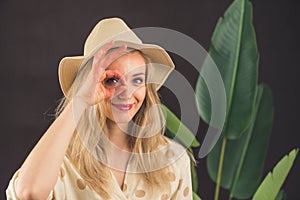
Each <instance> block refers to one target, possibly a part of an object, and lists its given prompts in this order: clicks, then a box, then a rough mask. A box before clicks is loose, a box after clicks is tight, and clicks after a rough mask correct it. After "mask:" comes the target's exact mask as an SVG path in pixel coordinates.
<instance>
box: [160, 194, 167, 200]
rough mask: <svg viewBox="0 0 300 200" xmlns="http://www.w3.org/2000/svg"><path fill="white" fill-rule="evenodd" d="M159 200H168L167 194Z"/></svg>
mask: <svg viewBox="0 0 300 200" xmlns="http://www.w3.org/2000/svg"><path fill="white" fill-rule="evenodd" d="M160 199H161V200H168V199H169V195H168V194H163V195H161V198H160Z"/></svg>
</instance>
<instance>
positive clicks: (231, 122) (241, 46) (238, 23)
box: [196, 0, 258, 139]
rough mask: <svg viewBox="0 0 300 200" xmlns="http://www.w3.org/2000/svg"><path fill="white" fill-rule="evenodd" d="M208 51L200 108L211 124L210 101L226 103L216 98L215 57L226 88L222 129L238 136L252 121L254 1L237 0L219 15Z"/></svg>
mask: <svg viewBox="0 0 300 200" xmlns="http://www.w3.org/2000/svg"><path fill="white" fill-rule="evenodd" d="M209 55H210V57H207V58H206V59H205V61H204V63H203V66H202V69H201V72H200V76H199V78H198V81H197V85H196V98H197V106H198V111H199V114H200V116H201V118H202V119H203V120H204V121H205V122H206V123H207V124H211V123H210V120H211V116H212V113H211V112H212V108H211V103H212V102H214V101H215V102H217V103H224V102H218V100H216V99H215V98H218V94H215V92H216V90H217V89H216V88H214V87H215V84H214V81H215V80H216V79H217V78H218V77H217V76H216V73H215V71H214V70H212V69H213V68H214V63H213V62H212V61H211V59H210V58H212V59H213V61H214V62H215V64H216V65H217V68H218V70H219V72H220V75H221V77H222V79H223V82H224V86H225V92H226V99H227V102H225V103H226V120H225V127H224V129H223V132H225V134H226V137H227V138H229V139H237V138H239V137H240V136H241V135H242V133H243V132H244V131H245V130H246V128H247V127H248V125H249V123H250V121H251V115H252V111H253V108H254V104H255V95H256V90H257V78H258V49H257V45H256V36H255V31H254V27H253V24H252V5H251V3H250V2H249V1H248V0H235V1H234V2H233V3H232V4H231V5H230V7H229V8H228V9H227V11H226V12H225V15H224V17H223V18H220V19H219V21H218V24H217V26H216V28H215V31H214V34H213V37H212V41H211V46H210V49H209ZM207 83H209V84H207ZM217 93H219V92H218V91H217ZM214 112H216V111H214Z"/></svg>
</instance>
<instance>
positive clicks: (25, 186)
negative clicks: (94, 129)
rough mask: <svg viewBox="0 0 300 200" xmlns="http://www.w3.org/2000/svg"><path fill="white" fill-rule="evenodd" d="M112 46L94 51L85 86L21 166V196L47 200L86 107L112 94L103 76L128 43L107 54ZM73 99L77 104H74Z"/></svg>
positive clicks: (18, 192) (111, 44) (18, 184)
mask: <svg viewBox="0 0 300 200" xmlns="http://www.w3.org/2000/svg"><path fill="white" fill-rule="evenodd" d="M112 46H113V42H110V43H108V44H106V45H104V46H103V47H102V48H101V49H100V50H99V51H98V52H97V53H96V54H95V56H94V59H93V66H92V70H91V71H90V73H89V75H88V77H87V80H86V81H85V83H84V85H82V87H81V88H80V90H79V91H78V92H77V93H76V95H75V97H74V98H73V99H72V100H71V101H70V102H69V104H68V105H67V106H66V107H65V108H64V110H63V111H62V112H61V114H60V115H59V116H58V118H57V119H56V120H55V121H54V122H53V123H52V124H51V126H50V127H49V128H48V130H47V131H46V132H45V133H44V135H43V136H42V138H41V139H40V140H39V142H38V143H37V144H36V146H35V147H34V148H33V150H32V151H31V152H30V154H29V156H28V157H27V158H26V160H25V162H24V163H23V165H22V166H21V168H20V170H19V175H18V178H17V181H16V188H15V192H16V195H17V196H18V198H19V199H46V198H47V197H48V195H49V193H50V191H51V190H52V189H53V187H54V185H55V183H56V181H57V178H58V175H59V169H60V166H61V164H62V162H63V158H64V156H65V153H66V150H67V147H68V145H69V142H70V140H71V138H72V135H73V133H74V130H75V128H76V121H77V119H79V117H80V116H81V115H82V113H83V112H84V110H85V108H86V107H88V106H91V105H94V104H97V103H99V102H100V101H101V100H102V99H103V98H107V97H109V96H111V95H112V92H113V89H106V88H104V87H103V85H102V83H101V79H102V78H105V77H106V76H108V75H107V72H106V71H105V69H106V68H107V67H108V66H109V65H110V63H111V62H113V61H114V60H115V59H116V58H117V57H119V56H120V55H122V53H123V52H124V50H125V49H126V45H123V46H121V47H120V48H118V49H117V50H115V51H113V52H112V53H110V54H108V55H106V52H107V51H108V50H109V49H110V48H111V47H112ZM74 101H75V103H76V106H74ZM75 112H76V113H75ZM74 117H76V119H75V118H74Z"/></svg>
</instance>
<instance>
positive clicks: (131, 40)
mask: <svg viewBox="0 0 300 200" xmlns="http://www.w3.org/2000/svg"><path fill="white" fill-rule="evenodd" d="M111 40H114V41H115V42H114V47H118V46H121V45H122V44H124V43H126V44H127V47H130V48H134V49H138V50H140V51H142V52H143V53H144V54H145V55H146V56H148V57H149V58H150V60H151V63H153V66H154V68H153V69H154V70H152V71H153V72H152V79H153V80H151V82H154V83H157V84H158V86H157V90H158V89H159V88H160V87H161V86H162V84H163V83H164V81H165V80H166V79H167V77H168V75H169V74H170V73H171V71H172V70H173V69H174V63H173V61H172V59H171V58H170V56H169V55H168V53H167V52H166V51H165V50H164V49H163V48H162V47H160V46H157V45H154V44H144V43H143V42H142V41H141V40H140V39H139V38H138V36H137V35H136V34H135V33H134V32H133V31H132V30H131V29H130V28H129V27H128V26H127V25H126V24H125V22H124V21H123V20H122V19H120V18H108V19H103V20H101V21H100V22H98V23H97V24H96V26H95V27H94V28H93V30H92V32H91V33H90V34H89V36H88V37H87V39H86V41H85V44H84V53H83V55H82V56H73V57H65V58H63V59H62V60H61V61H60V63H59V67H58V76H59V82H60V86H61V89H62V91H63V93H64V95H65V96H66V94H67V92H68V90H69V89H70V88H71V86H72V83H73V81H74V80H75V78H76V74H77V72H78V71H79V70H80V68H81V67H84V65H85V64H86V63H87V62H88V61H89V60H90V59H92V58H93V55H94V54H95V53H96V52H97V51H98V50H99V49H100V48H101V47H102V46H103V45H104V44H106V43H108V42H109V41H111Z"/></svg>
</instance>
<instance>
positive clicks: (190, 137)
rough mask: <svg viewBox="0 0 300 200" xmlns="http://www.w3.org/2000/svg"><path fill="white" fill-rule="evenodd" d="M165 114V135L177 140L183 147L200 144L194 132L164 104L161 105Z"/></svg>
mask: <svg viewBox="0 0 300 200" xmlns="http://www.w3.org/2000/svg"><path fill="white" fill-rule="evenodd" d="M161 106H162V109H163V110H164V112H165V114H166V128H167V129H168V131H167V134H166V136H168V137H169V138H172V139H175V140H179V142H181V143H182V144H183V145H184V146H185V147H187V148H188V147H199V146H200V144H199V142H198V141H197V139H196V138H195V136H194V134H193V133H192V132H191V131H190V130H189V129H188V128H187V127H186V126H185V125H184V124H183V123H182V122H181V121H180V119H178V118H177V117H176V115H175V114H174V113H173V112H172V111H171V110H170V109H169V108H168V107H167V106H165V105H163V104H162V105H161Z"/></svg>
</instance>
